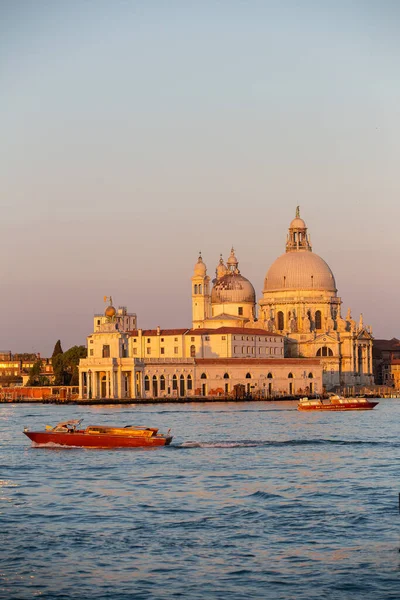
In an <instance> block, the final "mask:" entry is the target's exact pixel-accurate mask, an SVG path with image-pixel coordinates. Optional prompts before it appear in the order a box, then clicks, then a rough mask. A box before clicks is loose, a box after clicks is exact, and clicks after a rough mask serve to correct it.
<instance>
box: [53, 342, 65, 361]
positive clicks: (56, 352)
mask: <svg viewBox="0 0 400 600" xmlns="http://www.w3.org/2000/svg"><path fill="white" fill-rule="evenodd" d="M59 354H63V349H62V348H61V341H60V340H57V342H56V345H55V346H54V350H53V354H52V355H51V358H54V357H56V356H58V355H59Z"/></svg>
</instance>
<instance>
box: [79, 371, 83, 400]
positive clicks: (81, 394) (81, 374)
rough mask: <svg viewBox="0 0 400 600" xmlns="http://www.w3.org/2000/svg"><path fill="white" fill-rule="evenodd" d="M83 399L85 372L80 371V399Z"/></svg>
mask: <svg viewBox="0 0 400 600" xmlns="http://www.w3.org/2000/svg"><path fill="white" fill-rule="evenodd" d="M82 397H83V371H79V398H82Z"/></svg>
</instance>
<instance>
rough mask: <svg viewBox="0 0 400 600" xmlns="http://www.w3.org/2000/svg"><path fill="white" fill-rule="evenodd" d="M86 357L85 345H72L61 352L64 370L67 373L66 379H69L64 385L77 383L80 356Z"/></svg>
mask: <svg viewBox="0 0 400 600" xmlns="http://www.w3.org/2000/svg"><path fill="white" fill-rule="evenodd" d="M86 357H87V350H86V347H85V346H72V348H70V349H69V350H67V351H66V352H64V354H63V364H64V372H65V373H66V374H67V377H66V379H68V378H69V381H68V382H66V384H65V385H79V369H78V365H79V361H80V359H81V358H86Z"/></svg>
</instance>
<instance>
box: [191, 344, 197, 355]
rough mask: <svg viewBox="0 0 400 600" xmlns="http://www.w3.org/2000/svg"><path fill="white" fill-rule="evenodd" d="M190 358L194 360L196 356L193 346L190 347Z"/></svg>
mask: <svg viewBox="0 0 400 600" xmlns="http://www.w3.org/2000/svg"><path fill="white" fill-rule="evenodd" d="M190 356H191V357H192V358H194V357H195V356H196V346H195V345H194V344H193V345H192V346H190Z"/></svg>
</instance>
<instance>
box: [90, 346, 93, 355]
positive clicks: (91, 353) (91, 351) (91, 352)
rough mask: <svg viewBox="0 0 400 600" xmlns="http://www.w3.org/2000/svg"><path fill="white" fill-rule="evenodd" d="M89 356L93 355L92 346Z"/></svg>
mask: <svg viewBox="0 0 400 600" xmlns="http://www.w3.org/2000/svg"><path fill="white" fill-rule="evenodd" d="M90 356H93V348H91V349H90Z"/></svg>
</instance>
